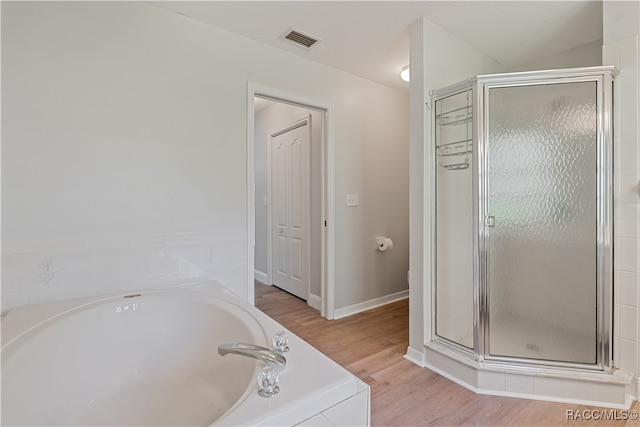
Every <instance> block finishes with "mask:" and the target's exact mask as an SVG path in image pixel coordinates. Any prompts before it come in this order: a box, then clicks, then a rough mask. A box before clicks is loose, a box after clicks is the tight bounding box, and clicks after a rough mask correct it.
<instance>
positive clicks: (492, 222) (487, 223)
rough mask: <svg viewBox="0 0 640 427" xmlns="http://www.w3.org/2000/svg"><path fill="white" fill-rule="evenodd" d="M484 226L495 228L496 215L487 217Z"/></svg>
mask: <svg viewBox="0 0 640 427" xmlns="http://www.w3.org/2000/svg"><path fill="white" fill-rule="evenodd" d="M484 226H485V227H487V228H494V227H495V226H496V217H495V216H487V217H485V219H484Z"/></svg>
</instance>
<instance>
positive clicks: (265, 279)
mask: <svg viewBox="0 0 640 427" xmlns="http://www.w3.org/2000/svg"><path fill="white" fill-rule="evenodd" d="M253 277H254V279H256V280H257V281H258V282H260V283H264V284H265V285H270V284H271V283H269V276H267V273H263V272H262V271H260V270H253Z"/></svg>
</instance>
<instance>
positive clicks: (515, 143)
mask: <svg viewBox="0 0 640 427" xmlns="http://www.w3.org/2000/svg"><path fill="white" fill-rule="evenodd" d="M613 75H614V69H613V67H593V68H580V69H568V70H551V71H535V72H524V73H510V74H494V75H482V76H476V77H474V78H471V79H468V80H466V81H463V82H460V83H458V84H455V85H452V86H448V87H446V88H443V89H440V90H437V91H434V92H433V93H432V102H431V107H432V108H431V110H432V120H433V122H432V124H433V126H432V129H433V139H432V142H433V143H432V150H433V151H432V158H433V160H434V165H433V168H431V170H432V176H431V178H432V180H431V182H433V183H434V187H433V190H435V198H434V200H435V203H434V204H433V206H432V209H433V210H432V218H435V220H434V221H433V223H432V235H433V236H434V238H433V242H432V244H433V247H434V248H435V257H434V260H433V265H432V267H433V268H432V272H433V277H432V281H431V282H432V290H431V291H432V295H431V296H432V298H431V301H432V310H431V312H432V322H431V324H432V337H433V338H432V341H431V342H430V343H429V345H430V346H431V348H432V349H435V350H438V351H442V352H446V353H447V354H454V355H456V357H457V358H459V359H460V360H465V359H467V360H473V361H475V362H476V363H478V364H480V365H481V366H485V367H486V366H489V367H493V368H494V369H497V368H500V367H502V368H505V369H510V370H511V371H516V372H518V371H522V372H525V371H526V372H532V371H536V372H550V371H554V372H557V371H559V370H564V371H568V372H576V371H590V372H594V371H600V372H608V371H610V370H611V368H612V348H611V331H612V319H611V318H612V304H611V298H612V236H613V234H612V206H613V200H612V198H613V165H612V162H613V158H612V86H613Z"/></svg>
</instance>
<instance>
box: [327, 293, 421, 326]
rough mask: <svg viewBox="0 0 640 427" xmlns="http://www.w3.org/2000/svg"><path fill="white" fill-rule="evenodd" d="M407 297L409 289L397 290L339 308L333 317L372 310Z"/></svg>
mask: <svg viewBox="0 0 640 427" xmlns="http://www.w3.org/2000/svg"><path fill="white" fill-rule="evenodd" d="M405 298H409V290H408V289H407V290H406V291H400V292H396V293H395V294H391V295H385V296H383V297H379V298H374V299H371V300H369V301H364V302H360V303H358V304H354V305H350V306H348V307H343V308H339V309H337V310H335V312H334V314H333V318H334V319H341V318H343V317H347V316H351V315H352V314H356V313H361V312H363V311H367V310H371V309H372V308H376V307H380V306H382V305H386V304H390V303H392V302H396V301H400V300H401V299H405Z"/></svg>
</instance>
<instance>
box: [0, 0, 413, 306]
mask: <svg viewBox="0 0 640 427" xmlns="http://www.w3.org/2000/svg"><path fill="white" fill-rule="evenodd" d="M248 81H251V82H255V83H259V84H263V85H266V86H269V87H274V88H279V89H282V90H286V91H289V92H294V93H298V94H301V95H305V96H309V97H313V98H316V99H323V100H326V101H327V102H330V103H333V105H334V106H335V160H336V165H335V203H336V208H335V218H331V219H330V220H333V221H335V228H336V239H335V245H336V248H337V250H336V252H337V254H336V255H337V256H336V261H335V271H336V277H335V284H336V292H335V296H336V303H335V306H336V307H337V308H339V307H345V306H348V305H350V304H354V303H358V302H361V301H365V300H368V299H371V298H375V297H378V296H380V295H384V294H387V293H393V292H395V291H397V290H401V289H403V288H406V281H405V272H406V269H407V251H406V249H403V248H406V247H407V246H408V227H407V225H406V224H407V217H408V213H407V208H406V206H407V205H408V192H407V190H406V188H407V185H406V183H407V172H406V171H407V167H406V166H407V146H408V144H407V141H408V128H407V117H408V105H407V95H406V94H405V93H403V92H400V91H397V90H394V89H391V88H388V87H386V86H382V85H379V84H376V83H373V82H371V81H368V80H365V79H362V78H359V77H356V76H354V75H351V74H348V73H345V72H342V71H339V70H336V69H334V68H330V67H326V66H322V65H319V64H317V63H314V62H311V61H308V60H305V59H301V58H300V57H297V56H294V55H291V54H288V53H285V52H283V51H280V50H277V49H273V48H270V47H267V46H265V45H263V44H261V43H258V42H254V41H251V40H248V39H245V38H242V37H239V36H236V35H233V34H231V33H228V32H225V31H222V30H219V29H217V28H214V27H211V26H209V25H204V24H200V23H198V22H196V21H194V20H191V19H189V18H186V17H182V16H179V15H175V14H171V13H169V12H167V11H164V10H160V9H157V8H155V7H153V6H150V5H146V4H143V3H138V2H136V3H133V2H56V3H53V2H42V3H30V2H29V3H27V2H24V3H22V2H15V3H8V2H3V3H2V86H3V91H2V124H3V127H2V142H3V144H2V197H3V199H2V239H3V254H2V255H3V260H2V266H3V269H2V273H3V278H2V279H3V280H2V282H3V286H2V294H3V308H5V309H6V308H7V307H8V306H11V305H16V304H21V303H33V302H42V301H49V300H55V299H63V298H69V297H72V296H76V295H84V294H95V293H106V292H110V291H113V290H118V289H133V288H139V287H140V286H141V285H142V286H154V285H157V284H164V285H169V286H175V285H176V284H177V283H179V282H180V281H183V280H191V279H193V278H196V277H215V278H218V279H220V280H221V281H222V282H223V283H225V284H226V285H227V286H229V287H230V288H231V289H233V290H234V291H236V292H237V293H238V294H240V295H241V296H243V297H247V290H248V285H249V284H248V283H247V274H246V273H247V271H248V266H247V246H246V234H247V229H248V224H247V206H246V203H247V188H248V185H247V141H246V139H247V136H246V135H247V105H246V103H247V82H248ZM381 168H386V170H387V173H386V176H385V177H384V178H381V177H380V176H379V171H380V170H381ZM398 189H400V190H398ZM348 192H354V193H360V200H361V205H360V207H359V208H355V209H354V208H348V209H347V208H346V207H345V206H344V198H345V194H346V193H348ZM379 233H388V234H389V235H390V236H392V237H394V239H395V240H396V243H397V246H396V247H397V250H395V249H394V252H393V256H391V257H389V258H388V260H389V263H390V265H388V266H387V269H388V272H389V275H388V276H385V277H383V278H380V279H376V280H368V279H370V278H371V275H372V274H373V272H374V271H376V270H377V269H379V268H380V267H379V265H378V264H377V261H378V259H377V258H376V254H375V253H374V252H373V250H372V249H371V245H370V243H371V241H372V239H373V237H374V236H375V235H377V234H379ZM72 284H73V286H72Z"/></svg>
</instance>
